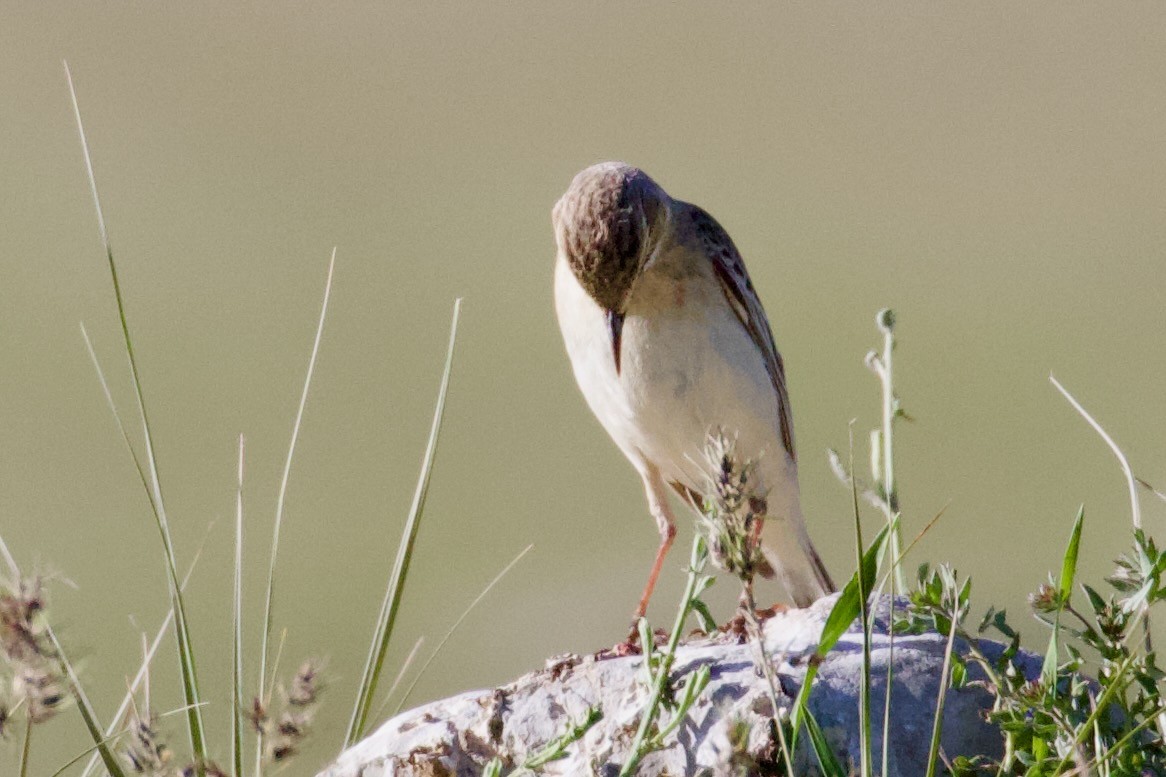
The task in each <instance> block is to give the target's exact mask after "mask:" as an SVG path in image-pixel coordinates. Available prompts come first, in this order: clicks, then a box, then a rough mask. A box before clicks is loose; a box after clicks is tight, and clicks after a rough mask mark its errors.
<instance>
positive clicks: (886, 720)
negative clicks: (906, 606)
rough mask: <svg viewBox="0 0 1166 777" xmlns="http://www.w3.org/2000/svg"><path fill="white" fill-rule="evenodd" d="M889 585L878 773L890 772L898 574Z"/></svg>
mask: <svg viewBox="0 0 1166 777" xmlns="http://www.w3.org/2000/svg"><path fill="white" fill-rule="evenodd" d="M896 550H897V549H896V548H892V549H891V565H892V571H893V570H897V569H898V568H899V558H898V556H896V555H895V553H896ZM888 577H889V580H890V587H891V599H890V608H889V611H888V613H887V681H886V685H885V686H884V690H883V754H882V764H881V766H882V771H881V772H880V774H883V775H887V774H890V773H891V771H890V762H891V748H890V741H891V689H892V688H893V687H894V681H895V597H897V596H898V591H896V590H895V589H896V584H895V581H896V579H897V578H898V575H895V574H891V575H889V576H888Z"/></svg>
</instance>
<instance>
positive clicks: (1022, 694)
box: [896, 514, 1166, 777]
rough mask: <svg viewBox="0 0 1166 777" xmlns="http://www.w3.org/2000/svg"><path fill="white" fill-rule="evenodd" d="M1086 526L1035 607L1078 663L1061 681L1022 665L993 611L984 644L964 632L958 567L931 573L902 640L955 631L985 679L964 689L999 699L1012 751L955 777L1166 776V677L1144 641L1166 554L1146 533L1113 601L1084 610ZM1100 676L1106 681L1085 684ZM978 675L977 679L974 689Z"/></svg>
mask: <svg viewBox="0 0 1166 777" xmlns="http://www.w3.org/2000/svg"><path fill="white" fill-rule="evenodd" d="M1081 525H1082V520H1081V514H1079V515H1078V519H1077V521H1075V522H1074V529H1073V532H1072V534H1071V537H1070V541H1069V545H1068V548H1067V550H1066V553H1065V562H1064V564H1063V566H1062V570H1061V577H1060V580H1059V581H1057V582H1058V584H1057V585H1052V584H1046V585H1043V586H1041V588H1040V589H1039V590H1038V591H1037V592H1036V593H1035V594H1033V596H1032V597H1030V602H1031V603H1032V606H1033V610H1034V613H1035V614H1036V615H1037V617H1038V619H1039V620H1041V621H1042V622H1043V623H1045V624H1046V625H1048V626H1049V627H1050V629H1051V631H1052V633H1053V634H1054V638H1053V639H1052V640H1050V644H1051V645H1059V646H1063V647H1064V651H1065V653H1066V654H1067V658H1066V659H1065V660H1064V661H1060V660H1059V659H1057V658H1054V661H1055V662H1056V663H1055V666H1054V668H1053V670H1052V671H1051V672H1042V674H1041V675H1040V676H1039V677H1038V678H1037V679H1034V680H1030V679H1028V676H1027V675H1026V673H1025V671H1024V668H1023V666H1022V664H1021V661H1020V660H1019V658H1018V649H1019V641H1020V640H1019V635H1018V634H1017V632H1016V630H1015V629H1013V628H1012V627H1011V626H1010V625H1009V624H1008V620H1007V617H1006V615H1005V613H1004V612H1002V611H997V610H993V609H990V610H989V611H988V612H987V614H986V615H985V616H984V618H983V620H982V621H981V624H980V627H979V629H977V634H971V633H969V631H968V630H967V628H966V627H965V625H964V623H965V619H966V616H967V611H968V610H967V599H968V593H969V592H970V583H969V581H967V580H963V581H960V580H959V578H958V576H957V575H956V574H955V573H954V572H952V571H950V570H948V569H947V568H946V567H940V568H938V569H935V570H932V569H930V568H929V567H927V566H926V565H924V566H923V567H921V568H920V572H919V580H918V585H917V587H916V589H915V590H914V591H913V592H912V593H911V595H910V601H911V604H910V607H909V609H908V610H907V611H906V612H905V613H904V614H903V616H902V617H901V618H900V619H899V620H898V621H897V623H896V628H897V629H898V630H900V631H910V632H920V631H923V630H928V629H934V630H937V631H943V630H945V629H951V630H952V633H954V634H956V635H957V637H958V638H959V639H960V640H961V641H962V642H963V643H964V647H965V656H966V660H967V662H968V663H970V664H972V665H973V666H974V669H978V670H979V671H978V672H975V671H974V670H973V671H969V668H968V667H964V668H963V669H960V670H959V671H958V672H957V671H955V669H954V666H953V672H952V682H953V684H959V683H962V682H963V683H967V684H970V685H976V686H979V687H982V688H985V689H986V690H988V691H989V692H991V693H992V695H993V703H992V709H991V712H990V714H989V716H988V719H989V720H990V721H991V722H993V723H995V724H996V725H997V726H999V728H1000V731H1001V735H1002V736H1003V737H1004V742H1005V749H1004V756H1003V758H1002V759H1000V760H999V761H994V760H992V759H988V758H986V757H982V756H981V757H978V758H974V759H966V758H960V759H956V760H955V761H954V762H953V764H952V767H953V770H954V774H957V775H961V777H962V776H964V775H980V774H1003V775H1027V776H1028V777H1046V775H1047V776H1051V775H1058V774H1067V773H1082V774H1083V773H1090V774H1093V773H1096V774H1102V775H1142V774H1162V773H1166V743H1164V740H1163V738H1162V734H1161V731H1160V730H1159V725H1160V719H1161V717H1162V715H1163V712H1164V710H1166V706H1164V704H1163V699H1162V694H1161V686H1160V683H1161V680H1162V679H1163V674H1162V672H1161V671H1160V670H1159V669H1158V667H1157V655H1156V653H1155V652H1154V651H1152V650H1149V651H1147V650H1145V649H1144V647H1143V646H1142V643H1141V641H1140V640H1138V639H1137V638H1136V637H1137V624H1138V623H1139V622H1140V621H1141V619H1142V618H1144V617H1145V614H1146V610H1147V609H1148V608H1150V607H1153V606H1154V605H1157V604H1159V603H1160V602H1161V601H1162V600H1163V599H1164V598H1166V591H1164V590H1163V587H1162V585H1163V582H1162V574H1163V570H1166V552H1161V551H1158V550H1157V548H1156V547H1155V545H1154V543H1153V541H1152V540H1150V539H1149V538H1147V536H1146V535H1145V534H1144V533H1143V532H1142V531H1141V530H1137V531H1135V532H1134V544H1133V548H1132V550H1131V551H1130V552H1129V553H1127V554H1125V555H1123V556H1122V557H1121V558H1119V559H1118V562H1117V571H1116V572H1115V573H1114V575H1112V576H1111V577H1110V578H1109V584H1110V587H1111V588H1112V592H1111V593H1110V594H1108V595H1107V596H1103V595H1102V594H1101V593H1099V592H1098V591H1097V590H1096V589H1095V588H1093V587H1091V586H1088V585H1082V586H1080V589H1079V590H1080V592H1081V593H1082V594H1084V598H1085V600H1086V604H1085V605H1084V606H1082V607H1080V608H1079V607H1078V606H1076V604H1075V603H1074V601H1073V591H1072V588H1071V586H1072V581H1073V580H1074V578H1075V575H1076V554H1077V550H1078V546H1079V543H1080V535H1081V531H1080V530H1081ZM1061 613H1065V614H1067V615H1069V616H1071V617H1072V619H1073V621H1072V625H1069V623H1068V622H1062V620H1061V619H1060V617H1059V615H1060V614H1061ZM1050 616H1051V617H1050ZM1139 616H1140V617H1139ZM985 632H992V633H994V634H995V635H999V636H1002V637H1003V638H1004V639H1005V640H1006V643H1007V644H1006V647H1005V649H1004V650H1003V651H1002V652H1001V654H1000V655H999V656H998V657H996V658H994V659H991V658H989V657H988V655H987V654H986V653H985V652H984V650H983V649H982V647H981V644H980V635H981V634H983V633H985ZM958 665H959V663H956V664H955V666H958ZM1046 666H1047V662H1046ZM1093 667H1096V669H1095V672H1094V673H1095V675H1096V680H1091V679H1089V678H1088V677H1086V675H1085V670H1086V669H1087V668H1090V669H1092V668H1093ZM976 675H978V677H977V679H968V678H969V677H973V676H976Z"/></svg>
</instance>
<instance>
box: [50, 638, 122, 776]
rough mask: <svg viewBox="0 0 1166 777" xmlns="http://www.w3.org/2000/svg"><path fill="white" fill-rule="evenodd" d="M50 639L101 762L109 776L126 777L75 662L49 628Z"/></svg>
mask: <svg viewBox="0 0 1166 777" xmlns="http://www.w3.org/2000/svg"><path fill="white" fill-rule="evenodd" d="M47 631H48V635H49V639H51V640H52V642H53V650H55V651H56V653H57V660H58V661H59V662H60V664H61V668H62V669H64V670H65V675H66V676H67V677H68V678H69V687H70V688H71V689H72V691H73V698H74V699H76V701H77V711H78V712H80V713H81V720H83V721H84V722H85V728H86V729H88V731H89V736H90V737H91V738H92V739H93V744H94V745H96V747H97V752H98V754H100V756H101V762H102V764H103V765H104V766H105V768H106V770H107V771H108V772H109V777H126V773H125V771H124V770H123V769H122V767H121V762H120V761H118V759H117V756H115V755H114V753H113V751H112V750H111V749H110V747H109V745H108V744H106V737H105V736H104V735H103V734H102V733H101V724H100V723H99V722H98V721H97V713H96V712H95V711H94V710H93V705H92V704H91V703H90V701H89V697H88V696H87V695H86V693H85V689H84V688H83V687H82V685H81V679H80V678H79V677H77V672H76V671H74V669H73V664H72V663H70V661H69V659H68V658H67V657H66V656H65V649H64V647H63V646H62V645H61V643H60V641H59V640H58V639H57V634H56V632H54V631H53V630H52V628H49V629H48V630H47Z"/></svg>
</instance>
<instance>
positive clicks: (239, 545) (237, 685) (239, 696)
mask: <svg viewBox="0 0 1166 777" xmlns="http://www.w3.org/2000/svg"><path fill="white" fill-rule="evenodd" d="M244 447H245V442H244V440H243V435H239V488H238V490H237V491H236V493H235V598H234V603H233V604H234V606H233V607H232V616H233V618H232V620H233V621H234V624H233V625H234V635H233V636H234V639H233V640H232V641H231V643H232V653H233V655H232V656H231V659H232V660H231V767H232V768H233V769H234V770H235V771H234V777H243V452H244Z"/></svg>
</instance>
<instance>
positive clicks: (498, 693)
mask: <svg viewBox="0 0 1166 777" xmlns="http://www.w3.org/2000/svg"><path fill="white" fill-rule="evenodd" d="M835 598H836V597H835V596H830V597H827V598H825V599H822V600H821V601H819V602H817V603H815V604H814V605H812V606H810V607H808V608H806V609H803V610H788V611H785V612H779V613H778V614H776V615H775V616H773V617H772V618H770V619H768V620H767V621H766V622H765V624H764V634H765V643H766V649H767V651H768V654H769V655H770V657H771V659H772V660H773V664H774V667H775V669H776V672H777V677H778V682H779V685H780V688H779V690H780V692H781V695H780V697H779V704H781V705H782V706H787V705H789V704H790V703H792V700H793V698H794V697H795V696H796V694H797V692H798V689H799V688H800V687H801V683H802V680H803V678H804V676H805V670H806V664H807V659H808V657H809V656H810V655H811V654H812V652H813V650H814V648H815V646H816V644H817V640H818V638H819V636H820V634H821V631H822V627H823V625H824V623H825V620H826V616H827V615H828V614H829V612H830V608H831V607H832V606H833V603H834V600H835ZM889 603H890V599H889V598H884V599H883V600H882V601H881V602H880V610H881V612H880V613H879V617H878V618H877V626H876V634H875V635H874V637H873V644H872V652H871V658H872V689H871V707H872V718H873V720H872V729H873V735H874V742H873V748H874V753H875V758H876V759H878V758H880V757H881V752H882V717H883V716H882V712H883V700H884V692H885V688H886V671H887V663H888V660H889V658H890V656H891V653H892V651H891V649H890V645H889V641H888V638H887V637H886V615H887V609H888V607H889ZM896 606H901V604H899V605H896ZM945 644H946V642H945V638H944V637H943V636H940V635H938V634H933V633H932V634H922V635H918V636H903V635H900V636H896V637H895V640H894V650H893V654H894V673H893V691H892V694H891V714H892V721H893V722H892V725H891V736H890V744H891V747H890V755H889V758H890V773H891V774H892V775H903V776H904V777H916V776H917V775H919V774H922V773H923V772H924V771H925V768H926V766H925V764H926V759H927V754H928V749H929V745H930V740H931V726H932V720H933V716H934V710H935V702H936V692H937V689H938V678H939V676H940V674H941V671H942V664H943V654H944V648H945ZM980 644H981V649H982V650H983V651H984V652H985V653H986V654H988V656H989V657H990V658H994V657H995V656H997V655H999V652H1000V651H1001V650H1002V649H1003V648H1002V646H1000V645H998V644H996V643H991V642H988V641H986V640H985V641H982V642H981V643H980ZM958 649H960V648H959V646H958V645H957V650H958ZM755 655H756V648H755V647H754V646H752V645H750V644H747V643H740V641H739V640H738V639H737V638H736V637H733V636H731V635H724V634H721V635H715V636H713V637H703V638H700V639H694V640H691V641H689V642H687V643H686V644H684V645H683V646H682V647H681V649H680V651H679V652H678V657H677V661H676V664H675V666H674V668H673V678H674V680H680V679H682V678H683V677H685V676H686V675H688V674H689V673H691V672H693V671H694V670H696V669H697V668H699V667H700V666H702V665H708V666H709V667H710V669H711V670H712V677H711V681H710V682H709V685H708V687H707V688H706V689H705V691H704V693H702V694H701V696H700V698H699V699H698V700H697V702H696V703H695V704H694V705H693V706H692V708H691V709H690V710H689V714H688V717H687V719H686V720H685V721H684V722H683V723H682V724H681V725H680V727H679V728H678V729H677V731H676V733H675V735H674V736H673V737H672V741H671V744H670V746H668V747H667V748H665V749H663V750H660V751H657V752H655V753H652V754H650V755H648V756H647V757H646V758H645V759H644V760H643V761H642V762H641V766H640V769H639V771H638V774H642V775H663V774H668V775H730V774H758V773H766V764H769V765H771V766H772V765H774V764H775V758H776V755H775V744H774V742H773V741H772V738H771V735H770V731H771V728H770V725H769V718H770V716H771V714H772V709H771V705H770V701H769V695H768V692H767V688H766V683H765V680H764V679H763V678H762V676H761V674H760V672H759V671H758V670H757V668H756V665H755V663H754V656H755ZM1018 662H1019V663H1020V664H1021V667H1022V669H1023V670H1024V671H1025V672H1026V673H1027V674H1028V675H1029V676H1030V677H1035V676H1037V675H1038V674H1039V673H1040V659H1039V658H1038V657H1035V656H1033V655H1031V654H1022V655H1021V656H1019V657H1018ZM861 671H862V632H861V630H860V629H858V628H857V624H856V625H854V626H852V627H851V629H850V631H849V632H848V633H847V634H846V635H844V636H843V637H842V639H841V640H840V641H839V642H838V644H837V645H836V646H835V648H834V649H833V650H832V651H830V653H829V655H828V656H827V657H826V659H825V660H824V661H823V662H822V665H821V667H820V668H819V672H818V677H817V679H816V680H815V684H814V689H813V692H812V693H811V695H810V709H811V711H812V712H813V714H814V717H815V718H816V719H817V721H818V723H819V724H820V726H821V727H822V730H823V732H824V733H825V735H826V737H827V739H828V741H830V742H831V744H832V745H833V746H834V749H835V752H836V753H837V754H838V756H839V759H840V760H841V762H842V764H843V766H849V765H851V764H855V765H856V764H857V763H858V759H859V752H860V748H859V737H858V730H859V726H858V722H859V718H858V698H859V687H860V684H861V678H862V673H861ZM972 675H973V677H975V676H976V673H975V672H974V671H973V672H972ZM648 692H649V691H648V686H647V681H646V674H645V671H644V667H643V659H642V658H641V657H640V656H626V657H605V656H604V654H603V653H601V654H599V655H597V656H586V657H578V656H572V657H567V658H563V659H560V660H557V661H554V662H553V663H552V664H551V665H550V666H548V668H547V669H543V670H540V671H537V672H533V673H531V674H528V675H526V676H524V677H521V678H519V679H518V680H516V681H514V682H513V683H510V684H509V685H506V686H503V687H501V688H497V689H493V690H487V691H474V692H470V693H464V694H461V695H459V696H454V697H451V698H448V699H443V700H441V701H436V702H433V703H431V704H427V705H425V706H422V707H418V708H416V709H413V710H410V711H408V712H405V713H402V714H400V715H398V716H396V717H395V718H393V719H392V720H389V721H388V722H386V723H385V724H384V725H382V726H381V727H380V728H379V729H378V730H377V731H376V732H374V733H373V734H371V735H370V736H369V737H368V738H367V739H365V740H364V741H362V742H360V743H358V744H357V745H355V746H354V747H352V748H350V749H349V750H347V751H345V752H344V753H342V754H341V755H340V757H339V758H338V759H337V760H336V762H335V763H334V764H333V765H332V766H330V767H329V768H328V769H326V770H325V771H323V772H321V774H320V775H319V777H421V776H422V775H426V776H428V775H433V776H435V777H436V776H438V775H440V776H442V777H444V776H446V775H448V776H449V777H454V776H455V775H456V776H457V777H461V776H462V775H477V774H480V773H481V771H482V768H483V766H484V765H485V764H486V763H487V762H488V761H489V760H490V759H491V758H493V757H495V756H498V757H500V758H501V759H502V760H503V762H504V763H505V764H506V765H507V767H508V768H509V767H511V766H513V765H515V764H519V763H521V762H522V760H523V758H525V757H527V756H528V755H530V754H531V753H534V752H537V751H538V750H539V749H540V748H542V747H543V745H545V744H546V743H547V742H550V741H551V740H553V739H555V738H556V737H558V736H560V735H561V734H563V733H564V732H565V731H567V730H568V729H569V728H570V727H571V726H572V725H573V724H574V723H577V722H579V721H581V720H582V719H584V717H585V716H586V714H587V711H588V709H589V708H590V707H598V708H600V709H601V710H602V712H603V719H602V720H600V721H599V722H598V723H596V724H595V725H594V726H593V727H592V728H591V729H590V730H588V732H587V734H586V735H585V736H584V737H583V738H582V739H581V740H580V741H578V742H576V743H574V744H573V745H571V746H570V747H569V748H567V754H566V757H564V758H562V759H560V760H558V761H554V762H551V763H549V764H547V765H546V766H544V767H541V769H540V770H539V771H540V773H542V774H547V775H592V774H595V775H602V776H603V777H606V776H607V775H615V774H616V773H617V772H618V771H619V767H620V765H621V764H622V763H623V762H624V760H625V759H626V756H627V752H628V748H629V745H630V743H631V740H632V737H633V736H634V733H635V728H636V725H637V724H638V721H639V718H640V714H641V711H642V709H643V707H644V704H645V702H646V700H647V697H648ZM990 704H991V698H990V696H989V694H988V693H987V692H986V691H985V690H983V689H981V688H976V687H965V688H963V689H961V690H955V689H949V691H948V694H947V701H946V705H945V708H944V728H943V740H942V741H943V749H944V753H945V754H946V755H947V756H948V757H949V758H952V757H955V756H957V755H968V756H972V755H977V754H985V755H990V756H999V754H1000V751H1001V744H1002V740H1001V736H1000V733H999V732H998V731H997V730H996V729H995V728H993V727H992V726H991V725H989V724H988V723H986V722H985V721H984V719H983V715H982V713H983V711H984V710H985V709H987V708H988V707H989V706H990ZM667 720H668V713H667V712H665V713H663V721H664V722H666V721H667ZM734 729H736V730H737V731H738V736H737V737H736V741H737V742H738V743H741V744H740V745H739V746H738V748H737V750H738V752H737V753H736V754H735V753H734V747H733V745H732V744H731V738H730V737H731V734H732V732H733V731H734ZM806 739H807V738H806V737H804V736H803V737H802V738H801V742H800V743H799V752H798V753H796V754H795V761H796V764H795V766H796V768H797V771H798V773H799V774H815V773H816V771H815V767H816V761H815V760H814V756H813V754H812V753H811V752H810V751H809V750H808V748H807V746H806V745H807V744H808V743H807V742H806ZM742 745H743V749H744V751H745V752H744V753H742V752H739V751H740V750H741V749H742Z"/></svg>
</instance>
